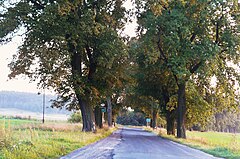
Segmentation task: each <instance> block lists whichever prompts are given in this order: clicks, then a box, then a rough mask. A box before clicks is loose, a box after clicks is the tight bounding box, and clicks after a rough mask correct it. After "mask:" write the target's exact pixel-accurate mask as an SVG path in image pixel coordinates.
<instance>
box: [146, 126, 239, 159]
mask: <svg viewBox="0 0 240 159" xmlns="http://www.w3.org/2000/svg"><path fill="white" fill-rule="evenodd" d="M147 130H149V131H152V130H151V129H149V128H148V129H147ZM154 132H155V133H157V134H158V135H160V136H161V137H164V138H167V139H170V140H173V141H176V142H179V143H182V144H186V145H188V146H191V147H194V148H197V149H200V150H202V151H204V152H207V153H209V154H212V155H214V156H218V157H223V158H229V159H240V134H231V133H220V132H198V131H187V139H178V138H176V137H175V136H171V135H170V136H169V135H167V134H166V130H165V129H160V130H154Z"/></svg>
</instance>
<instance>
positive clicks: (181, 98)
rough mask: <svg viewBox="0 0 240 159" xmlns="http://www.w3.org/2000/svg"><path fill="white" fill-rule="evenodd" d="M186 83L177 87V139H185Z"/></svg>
mask: <svg viewBox="0 0 240 159" xmlns="http://www.w3.org/2000/svg"><path fill="white" fill-rule="evenodd" d="M185 89H186V82H183V83H180V84H179V85H178V108H177V114H178V115H177V137H178V138H186V128H185V119H186V92H185V91H186V90H185Z"/></svg>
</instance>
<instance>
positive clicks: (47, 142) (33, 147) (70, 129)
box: [0, 120, 114, 159]
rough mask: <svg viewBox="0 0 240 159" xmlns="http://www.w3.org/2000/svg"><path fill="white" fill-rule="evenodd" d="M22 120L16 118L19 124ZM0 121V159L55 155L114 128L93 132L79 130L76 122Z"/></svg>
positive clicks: (66, 151) (91, 140) (86, 143)
mask: <svg viewBox="0 0 240 159" xmlns="http://www.w3.org/2000/svg"><path fill="white" fill-rule="evenodd" d="M21 122H23V123H25V121H19V123H21ZM6 123H8V124H9V125H11V123H12V120H0V159H27V158H31V159H38V158H48V159H50V158H58V157H60V156H63V155H65V154H68V153H69V152H71V151H73V150H75V149H78V148H80V147H83V146H85V145H88V144H90V143H93V142H95V141H97V140H99V139H102V138H104V137H106V136H108V135H110V134H111V132H112V131H113V130H114V129H110V130H108V129H107V128H104V129H101V130H98V131H97V132H96V133H92V132H89V133H86V132H81V125H80V124H68V123H63V124H61V123H47V124H44V125H43V124H39V123H36V124H33V123H31V124H28V123H27V124H26V125H25V124H19V123H18V124H17V127H14V126H16V124H15V123H14V122H13V123H14V124H15V125H14V126H10V127H8V126H6Z"/></svg>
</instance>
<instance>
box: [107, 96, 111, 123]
mask: <svg viewBox="0 0 240 159" xmlns="http://www.w3.org/2000/svg"><path fill="white" fill-rule="evenodd" d="M107 114H108V126H109V127H112V103H111V98H110V97H107Z"/></svg>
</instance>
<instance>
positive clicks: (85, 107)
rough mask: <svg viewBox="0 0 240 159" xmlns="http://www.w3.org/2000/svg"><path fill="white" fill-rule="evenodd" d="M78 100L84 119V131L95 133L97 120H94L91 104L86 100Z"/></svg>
mask: <svg viewBox="0 0 240 159" xmlns="http://www.w3.org/2000/svg"><path fill="white" fill-rule="evenodd" d="M78 100H79V104H80V109H81V113H82V119H83V127H82V131H84V132H89V131H93V132H95V131H96V128H95V122H94V121H95V119H94V113H93V108H92V107H91V106H90V105H89V103H88V102H87V101H86V100H82V99H78Z"/></svg>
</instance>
